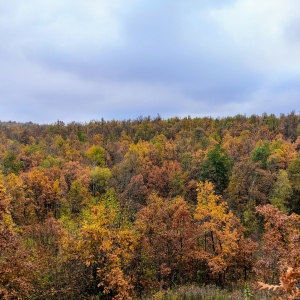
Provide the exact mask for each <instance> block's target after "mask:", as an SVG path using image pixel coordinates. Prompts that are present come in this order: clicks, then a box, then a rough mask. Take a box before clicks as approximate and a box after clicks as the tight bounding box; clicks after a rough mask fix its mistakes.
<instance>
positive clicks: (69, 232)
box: [0, 112, 300, 299]
mask: <svg viewBox="0 0 300 300" xmlns="http://www.w3.org/2000/svg"><path fill="white" fill-rule="evenodd" d="M0 140H1V143H0V167H1V170H2V174H1V177H0V257H1V259H0V270H1V271H0V298H3V299H18V297H19V298H21V299H27V298H28V299H131V298H133V299H134V298H142V297H144V296H149V295H151V294H153V293H155V292H158V291H164V290H168V289H172V288H175V287H176V288H178V287H179V286H188V285H193V286H195V287H202V286H211V285H215V286H218V288H233V287H234V288H237V289H238V288H242V289H243V287H245V285H247V286H248V284H250V285H251V284H252V283H255V282H257V281H262V282H265V283H268V284H278V282H279V278H280V275H282V274H284V272H285V271H286V270H287V268H288V267H291V268H294V269H297V268H298V267H299V264H300V261H299V256H300V232H299V229H300V216H299V215H300V154H299V150H300V115H297V114H296V113H295V112H291V113H290V114H288V115H283V114H282V115H280V116H279V117H276V116H275V115H267V114H263V115H262V116H257V115H252V116H250V117H246V116H243V115H237V116H235V117H227V118H218V119H213V118H210V117H206V118H190V117H187V118H182V119H181V118H178V117H174V118H171V119H167V120H164V119H162V118H161V117H160V116H157V117H156V118H150V117H145V118H144V117H140V118H138V119H135V120H123V121H117V120H112V121H105V120H103V119H102V120H100V121H97V120H94V121H91V122H89V123H86V124H82V123H76V122H72V123H70V124H64V123H63V122H61V121H57V122H56V123H55V124H44V125H42V124H34V123H31V122H29V123H17V122H0Z"/></svg>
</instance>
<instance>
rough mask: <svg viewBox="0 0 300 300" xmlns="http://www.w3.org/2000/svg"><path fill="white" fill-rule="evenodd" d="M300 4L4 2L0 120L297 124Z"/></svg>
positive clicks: (238, 0)
mask: <svg viewBox="0 0 300 300" xmlns="http://www.w3.org/2000/svg"><path fill="white" fill-rule="evenodd" d="M299 100H300V1H299V0H169V1H167V0H43V1H40V0H26V1H24V0H0V120H1V121H8V120H12V121H19V122H28V121H32V122H37V123H54V122H56V121H57V120H58V119H59V120H62V121H64V122H67V123H68V122H71V121H77V122H89V121H90V120H100V119H101V118H102V117H103V118H104V119H105V120H111V119H118V120H124V119H136V118H137V117H139V116H152V117H156V116H157V114H159V115H160V116H161V117H162V118H164V119H166V118H169V117H174V116H178V117H185V116H188V115H190V116H191V117H196V116H199V117H202V116H212V117H224V116H233V115H236V114H246V115H247V116H250V115H251V114H258V115H261V114H262V113H263V112H266V113H268V114H271V113H274V114H276V115H279V114H280V113H285V114H287V113H289V112H291V111H292V110H295V112H296V113H299V110H300V109H299V105H300V101H299Z"/></svg>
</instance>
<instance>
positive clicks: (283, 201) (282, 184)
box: [270, 170, 293, 211]
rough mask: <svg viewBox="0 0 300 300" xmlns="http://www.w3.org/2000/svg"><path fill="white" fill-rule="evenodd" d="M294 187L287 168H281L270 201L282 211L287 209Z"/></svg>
mask: <svg viewBox="0 0 300 300" xmlns="http://www.w3.org/2000/svg"><path fill="white" fill-rule="evenodd" d="M292 193H293V189H292V186H291V184H290V181H289V177H288V173H287V171H286V170H279V173H278V176H277V181H276V182H275V184H274V187H273V191H272V193H271V198H270V202H271V204H272V205H274V206H276V207H277V208H278V209H280V210H281V211H287V207H288V206H289V200H290V198H291V196H292Z"/></svg>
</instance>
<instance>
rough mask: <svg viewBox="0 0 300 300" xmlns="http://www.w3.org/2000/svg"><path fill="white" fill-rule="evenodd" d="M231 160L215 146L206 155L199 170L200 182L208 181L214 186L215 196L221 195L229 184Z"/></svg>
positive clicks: (219, 147)
mask: <svg viewBox="0 0 300 300" xmlns="http://www.w3.org/2000/svg"><path fill="white" fill-rule="evenodd" d="M231 166H232V160H231V159H230V157H229V156H228V153H227V151H226V150H225V149H224V148H221V146H220V144H217V145H216V146H215V147H214V148H213V149H212V150H210V151H209V152H208V153H207V157H206V160H205V162H204V164H203V167H202V168H201V170H200V180H201V181H205V180H208V181H210V182H212V183H213V184H214V186H215V191H216V193H217V194H222V193H223V191H224V190H225V189H226V187H227V186H228V183H229V176H230V170H231Z"/></svg>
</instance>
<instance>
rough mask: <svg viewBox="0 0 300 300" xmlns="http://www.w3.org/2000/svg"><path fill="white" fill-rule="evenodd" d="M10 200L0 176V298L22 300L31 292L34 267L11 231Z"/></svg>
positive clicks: (12, 225)
mask: <svg viewBox="0 0 300 300" xmlns="http://www.w3.org/2000/svg"><path fill="white" fill-rule="evenodd" d="M10 200H11V199H10V197H9V195H8V193H7V191H6V188H5V187H4V182H3V176H2V174H0V298H1V299H24V298H25V297H26V296H27V295H28V293H29V292H31V291H32V290H33V285H32V280H33V277H32V275H33V272H32V271H33V269H34V266H33V264H32V263H31V262H30V259H29V254H28V252H27V251H26V249H25V247H23V245H22V243H21V240H20V238H19V237H18V235H17V233H16V232H15V231H14V230H13V227H14V223H13V221H12V218H11V215H10V213H9V204H10Z"/></svg>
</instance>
